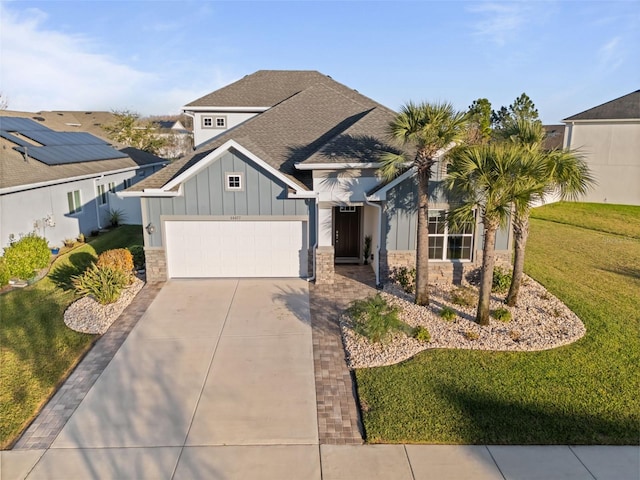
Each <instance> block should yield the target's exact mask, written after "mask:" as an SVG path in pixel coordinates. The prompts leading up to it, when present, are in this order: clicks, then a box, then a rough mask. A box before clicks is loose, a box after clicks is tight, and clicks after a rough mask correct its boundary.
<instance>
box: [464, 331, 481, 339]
mask: <svg viewBox="0 0 640 480" xmlns="http://www.w3.org/2000/svg"><path fill="white" fill-rule="evenodd" d="M464 336H465V337H466V339H467V340H471V341H472V342H473V341H475V340H478V339H479V338H480V334H479V333H478V332H474V331H473V330H467V331H465V332H464Z"/></svg>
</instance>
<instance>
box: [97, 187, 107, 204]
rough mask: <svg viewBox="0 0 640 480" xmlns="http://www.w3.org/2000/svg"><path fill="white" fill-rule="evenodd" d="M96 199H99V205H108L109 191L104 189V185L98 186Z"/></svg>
mask: <svg viewBox="0 0 640 480" xmlns="http://www.w3.org/2000/svg"><path fill="white" fill-rule="evenodd" d="M96 197H97V199H98V205H104V204H106V203H107V190H106V189H105V188H104V185H98V186H97V187H96Z"/></svg>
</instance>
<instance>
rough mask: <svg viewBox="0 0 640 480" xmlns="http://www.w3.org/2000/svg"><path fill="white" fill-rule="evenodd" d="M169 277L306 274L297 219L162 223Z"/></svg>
mask: <svg viewBox="0 0 640 480" xmlns="http://www.w3.org/2000/svg"><path fill="white" fill-rule="evenodd" d="M165 233H166V252H167V268H168V271H169V277H171V278H180V277H300V276H305V275H306V273H307V272H306V265H307V247H306V244H307V241H306V236H307V230H306V222H302V221H265V222H255V221H251V222H216V221H202V222H197V221H194V222H189V221H170V222H166V223H165Z"/></svg>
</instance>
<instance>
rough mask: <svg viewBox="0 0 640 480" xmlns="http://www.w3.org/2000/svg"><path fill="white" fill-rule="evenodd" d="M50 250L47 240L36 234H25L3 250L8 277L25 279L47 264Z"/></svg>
mask: <svg viewBox="0 0 640 480" xmlns="http://www.w3.org/2000/svg"><path fill="white" fill-rule="evenodd" d="M50 258H51V251H50V250H49V246H48V245H47V240H46V239H44V238H42V237H39V236H37V235H36V234H30V235H25V236H24V237H22V238H21V239H20V240H18V241H16V242H13V243H12V244H11V245H10V246H9V247H7V248H5V250H4V261H5V262H6V268H7V270H8V271H9V277H17V278H21V279H23V280H27V279H29V278H31V277H33V274H34V272H35V271H36V270H40V269H41V268H44V267H46V266H47V265H49V259H50Z"/></svg>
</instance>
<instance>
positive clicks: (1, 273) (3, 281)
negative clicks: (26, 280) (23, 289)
mask: <svg viewBox="0 0 640 480" xmlns="http://www.w3.org/2000/svg"><path fill="white" fill-rule="evenodd" d="M10 278H11V276H10V275H9V269H8V268H7V262H6V261H5V259H4V257H0V287H4V286H5V285H7V284H8V283H9V279H10Z"/></svg>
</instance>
